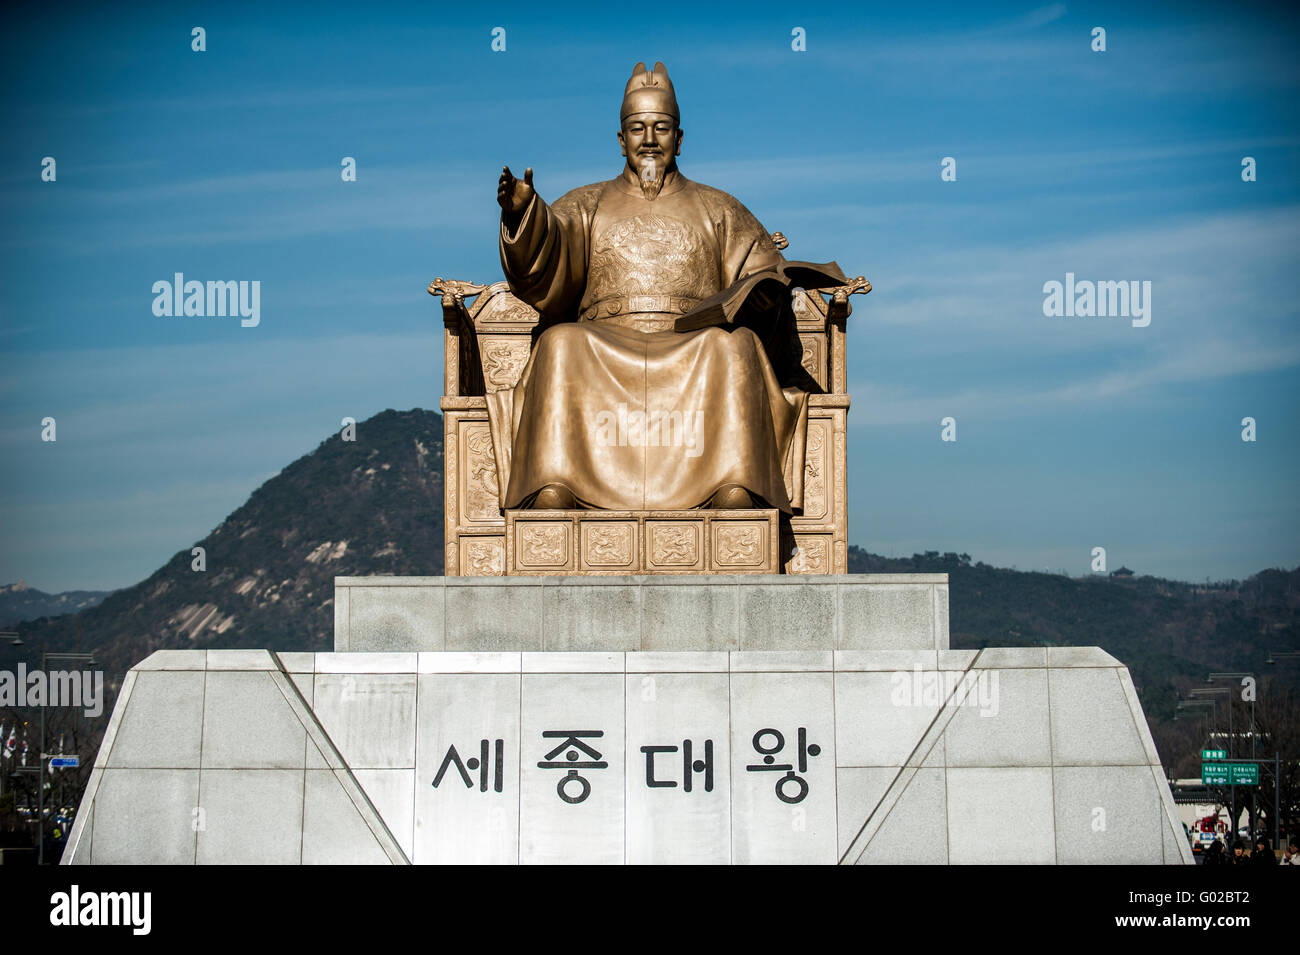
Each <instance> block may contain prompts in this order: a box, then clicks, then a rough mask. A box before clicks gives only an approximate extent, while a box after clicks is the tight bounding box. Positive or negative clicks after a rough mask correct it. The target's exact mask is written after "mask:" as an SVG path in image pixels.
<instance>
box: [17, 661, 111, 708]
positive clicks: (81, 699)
mask: <svg viewBox="0 0 1300 955" xmlns="http://www.w3.org/2000/svg"><path fill="white" fill-rule="evenodd" d="M0 706H12V707H24V706H75V707H80V708H81V710H82V712H83V713H84V714H85V715H86V716H87V717H89V718H90V719H94V718H95V717H97V716H99V715H100V714H101V713H103V712H104V671H103V670H51V671H49V672H48V673H47V672H45V671H44V670H31V671H29V670H28V669H27V664H25V663H20V664H18V672H17V673H15V672H13V671H12V670H0Z"/></svg>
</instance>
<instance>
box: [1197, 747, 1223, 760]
mask: <svg viewBox="0 0 1300 955" xmlns="http://www.w3.org/2000/svg"><path fill="white" fill-rule="evenodd" d="M1227 758H1228V751H1227V750H1226V749H1203V750H1201V759H1227Z"/></svg>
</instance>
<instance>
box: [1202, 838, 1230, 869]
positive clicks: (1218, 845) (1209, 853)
mask: <svg viewBox="0 0 1300 955" xmlns="http://www.w3.org/2000/svg"><path fill="white" fill-rule="evenodd" d="M1227 864H1228V860H1227V859H1225V858H1224V856H1223V843H1222V842H1220V841H1219V840H1218V839H1215V840H1214V841H1213V842H1211V843H1210V846H1209V848H1208V849H1206V850H1205V861H1203V862H1202V863H1201V865H1227Z"/></svg>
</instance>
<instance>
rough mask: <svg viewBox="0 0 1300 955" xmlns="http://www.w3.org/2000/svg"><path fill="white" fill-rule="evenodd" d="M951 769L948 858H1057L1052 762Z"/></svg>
mask: <svg viewBox="0 0 1300 955" xmlns="http://www.w3.org/2000/svg"><path fill="white" fill-rule="evenodd" d="M947 773H948V846H949V856H948V861H949V862H951V863H953V864H954V865H961V864H987V863H1010V864H1016V865H1024V864H1051V863H1053V862H1055V861H1056V831H1055V823H1054V819H1053V808H1054V807H1053V804H1052V770H1051V768H1050V767H1042V768H1031V769H1018V768H1006V769H949V770H948V771H947Z"/></svg>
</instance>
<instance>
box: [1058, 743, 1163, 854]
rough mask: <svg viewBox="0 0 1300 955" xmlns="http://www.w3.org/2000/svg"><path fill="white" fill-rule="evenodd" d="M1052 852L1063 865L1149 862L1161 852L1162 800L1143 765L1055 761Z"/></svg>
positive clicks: (1148, 770) (1147, 769)
mask: <svg viewBox="0 0 1300 955" xmlns="http://www.w3.org/2000/svg"><path fill="white" fill-rule="evenodd" d="M1053 788H1054V793H1055V800H1056V858H1057V861H1058V862H1060V863H1062V864H1064V865H1082V864H1101V865H1122V864H1131V865H1143V864H1145V865H1150V864H1152V863H1158V862H1160V861H1161V860H1162V859H1163V858H1164V855H1163V853H1164V848H1163V843H1162V839H1161V832H1162V829H1163V828H1164V827H1163V826H1162V823H1163V822H1164V819H1163V815H1164V813H1163V806H1162V805H1161V803H1160V794H1159V792H1158V791H1157V790H1156V785H1155V779H1154V778H1153V777H1152V775H1151V770H1150V768H1149V767H1147V766H1058V767H1057V768H1056V770H1055V772H1054V780H1053Z"/></svg>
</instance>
